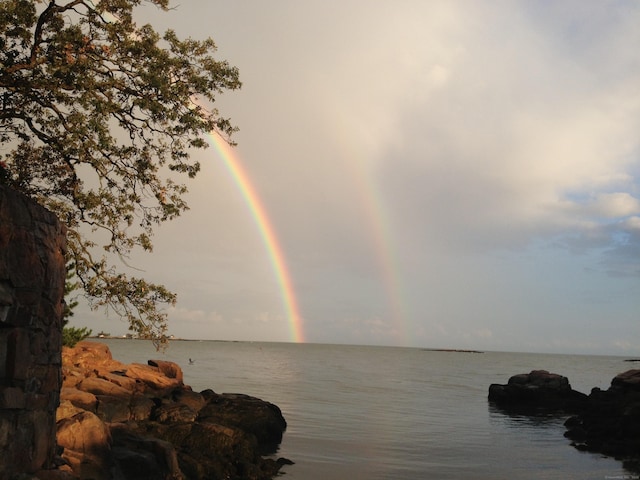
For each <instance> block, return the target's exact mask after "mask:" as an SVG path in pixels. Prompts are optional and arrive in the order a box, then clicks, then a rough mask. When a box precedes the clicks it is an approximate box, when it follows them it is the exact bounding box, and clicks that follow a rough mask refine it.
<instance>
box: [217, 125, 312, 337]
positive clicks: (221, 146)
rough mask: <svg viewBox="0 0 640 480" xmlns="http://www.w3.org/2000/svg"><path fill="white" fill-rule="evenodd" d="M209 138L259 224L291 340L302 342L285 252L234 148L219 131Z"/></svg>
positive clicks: (300, 327)
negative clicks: (280, 296)
mask: <svg viewBox="0 0 640 480" xmlns="http://www.w3.org/2000/svg"><path fill="white" fill-rule="evenodd" d="M209 140H210V143H211V145H213V147H214V148H215V149H216V151H217V152H218V155H219V156H220V158H221V159H222V161H223V162H224V165H225V167H226V168H227V170H228V171H229V174H230V175H231V177H232V178H233V181H234V182H235V184H236V186H237V187H238V190H239V191H240V193H241V195H242V197H243V198H244V200H245V202H246V204H247V207H248V208H249V210H250V212H251V215H252V217H253V219H254V221H255V223H256V226H257V227H258V231H259V232H260V236H261V237H262V241H263V242H264V245H265V248H266V250H267V253H268V255H269V259H270V261H271V266H272V267H273V271H274V273H275V276H276V279H277V281H278V285H279V286H280V290H281V294H282V302H283V304H284V308H285V311H286V315H287V318H288V322H289V329H290V333H291V340H292V341H294V342H297V343H301V342H304V334H303V331H302V317H301V315H300V311H299V309H298V302H297V300H296V296H295V292H294V290H293V282H292V281H291V275H290V273H289V270H288V268H287V263H286V261H285V256H284V253H283V252H282V247H281V246H280V242H278V237H277V235H276V232H275V230H274V228H273V225H272V223H271V221H270V220H269V216H268V215H267V211H266V209H265V207H264V205H263V203H262V202H261V200H260V197H259V196H258V194H257V192H256V189H255V188H254V186H253V183H252V182H251V179H250V177H249V175H248V174H247V172H246V170H245V169H244V166H243V165H242V162H241V160H240V158H239V157H238V155H237V153H236V152H235V151H234V150H233V148H232V147H231V146H230V145H229V144H228V143H227V142H226V141H225V140H224V139H223V138H222V137H221V136H220V135H218V134H216V133H210V134H209Z"/></svg>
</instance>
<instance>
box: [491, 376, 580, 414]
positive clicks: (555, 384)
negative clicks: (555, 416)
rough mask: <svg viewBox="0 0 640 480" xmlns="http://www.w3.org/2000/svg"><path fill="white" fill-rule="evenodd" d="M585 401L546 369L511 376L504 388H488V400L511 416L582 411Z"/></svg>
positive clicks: (562, 378) (498, 386) (494, 385)
mask: <svg viewBox="0 0 640 480" xmlns="http://www.w3.org/2000/svg"><path fill="white" fill-rule="evenodd" d="M586 398H587V396H586V395H585V394H584V393H581V392H578V391H576V390H573V389H572V388H571V385H570V384H569V380H568V379H567V377H564V376H562V375H558V374H556V373H549V372H548V371H546V370H532V371H531V372H530V373H522V374H518V375H514V376H512V377H511V378H510V379H509V381H508V383H507V384H506V385H500V384H492V385H490V386H489V401H490V402H491V403H492V404H493V405H495V406H497V407H498V408H501V409H503V410H509V411H512V412H514V413H523V414H546V413H549V412H569V413H574V412H578V411H580V410H581V409H582V408H583V406H584V404H585V401H586Z"/></svg>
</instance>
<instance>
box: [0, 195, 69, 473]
mask: <svg viewBox="0 0 640 480" xmlns="http://www.w3.org/2000/svg"><path fill="white" fill-rule="evenodd" d="M64 253H65V229H64V226H62V225H61V224H60V222H58V220H57V219H56V217H55V215H53V214H52V213H51V212H49V211H48V210H46V209H44V208H42V207H41V206H40V205H38V204H36V203H35V202H33V201H31V200H30V199H28V198H27V197H25V196H24V195H22V194H20V193H17V192H15V191H14V190H12V189H10V188H8V187H6V186H3V185H0V478H2V479H5V478H11V477H12V476H14V475H15V474H17V473H25V472H26V473H32V472H35V471H37V470H40V469H42V468H48V467H50V466H51V465H52V462H53V459H54V453H55V436H56V424H55V413H56V408H57V406H58V404H59V398H60V385H61V373H60V372H61V351H62V311H63V303H62V302H63V296H64V282H65V257H64Z"/></svg>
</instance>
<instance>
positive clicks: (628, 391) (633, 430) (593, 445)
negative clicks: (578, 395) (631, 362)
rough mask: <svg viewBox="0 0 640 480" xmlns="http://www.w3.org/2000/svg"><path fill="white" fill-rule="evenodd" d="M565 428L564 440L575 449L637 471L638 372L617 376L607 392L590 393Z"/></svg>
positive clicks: (639, 425)
mask: <svg viewBox="0 0 640 480" xmlns="http://www.w3.org/2000/svg"><path fill="white" fill-rule="evenodd" d="M565 426H566V427H567V432H566V433H565V437H567V438H570V439H571V440H573V445H574V446H575V447H576V448H578V449H580V450H588V451H592V452H598V453H603V454H605V455H609V456H612V457H615V458H617V459H619V460H623V461H625V466H626V467H627V468H629V469H631V470H635V471H640V370H629V371H626V372H624V373H621V374H619V375H616V377H615V378H613V380H611V386H610V387H609V388H608V389H607V390H601V389H599V388H594V389H592V390H591V394H590V395H589V397H588V399H587V402H586V408H584V409H583V411H581V412H580V413H579V414H578V415H576V416H574V417H571V418H569V419H568V420H567V421H566V422H565Z"/></svg>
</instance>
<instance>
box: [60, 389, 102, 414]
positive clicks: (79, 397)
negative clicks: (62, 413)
mask: <svg viewBox="0 0 640 480" xmlns="http://www.w3.org/2000/svg"><path fill="white" fill-rule="evenodd" d="M65 400H67V401H69V402H71V403H72V404H73V405H75V406H76V407H79V408H82V409H83V410H89V411H91V412H94V413H95V411H96V403H97V400H96V396H95V395H94V394H93V393H90V392H85V391H82V390H79V389H77V388H69V387H62V389H61V390H60V401H61V402H62V401H65Z"/></svg>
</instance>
